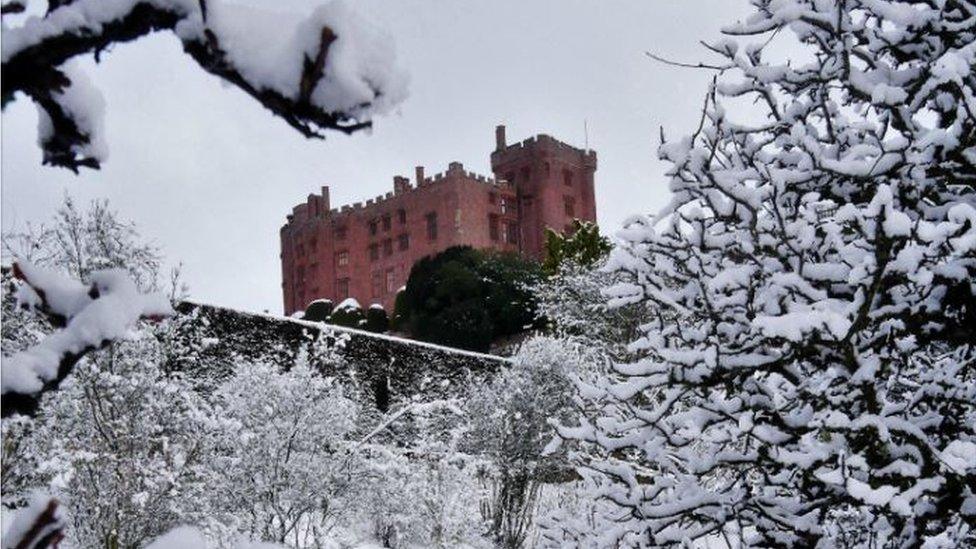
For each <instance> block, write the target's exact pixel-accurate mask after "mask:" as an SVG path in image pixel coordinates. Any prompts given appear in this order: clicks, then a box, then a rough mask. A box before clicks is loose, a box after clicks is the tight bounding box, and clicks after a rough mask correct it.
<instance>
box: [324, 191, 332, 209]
mask: <svg viewBox="0 0 976 549" xmlns="http://www.w3.org/2000/svg"><path fill="white" fill-rule="evenodd" d="M322 209H323V210H325V211H327V212H328V211H329V210H331V209H332V205H331V203H330V201H329V186H328V185H322Z"/></svg>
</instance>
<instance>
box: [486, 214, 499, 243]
mask: <svg viewBox="0 0 976 549" xmlns="http://www.w3.org/2000/svg"><path fill="white" fill-rule="evenodd" d="M488 236H489V237H490V238H491V239H492V240H498V216H497V215H489V216H488Z"/></svg>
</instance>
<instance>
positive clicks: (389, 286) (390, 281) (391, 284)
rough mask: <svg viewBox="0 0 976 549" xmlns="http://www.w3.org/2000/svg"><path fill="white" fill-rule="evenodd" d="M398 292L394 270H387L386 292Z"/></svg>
mask: <svg viewBox="0 0 976 549" xmlns="http://www.w3.org/2000/svg"><path fill="white" fill-rule="evenodd" d="M393 290H396V278H395V277H394V276H393V269H387V270H386V291H387V293H389V292H392V291H393Z"/></svg>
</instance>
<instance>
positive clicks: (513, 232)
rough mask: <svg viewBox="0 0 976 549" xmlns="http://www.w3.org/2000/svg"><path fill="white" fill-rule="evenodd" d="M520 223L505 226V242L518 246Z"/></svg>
mask: <svg viewBox="0 0 976 549" xmlns="http://www.w3.org/2000/svg"><path fill="white" fill-rule="evenodd" d="M518 232H519V230H518V223H507V224H506V225H505V242H507V243H509V244H518Z"/></svg>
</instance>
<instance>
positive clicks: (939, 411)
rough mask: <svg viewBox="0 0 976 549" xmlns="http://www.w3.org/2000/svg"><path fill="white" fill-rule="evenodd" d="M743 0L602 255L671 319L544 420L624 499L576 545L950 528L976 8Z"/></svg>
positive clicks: (971, 251)
mask: <svg viewBox="0 0 976 549" xmlns="http://www.w3.org/2000/svg"><path fill="white" fill-rule="evenodd" d="M752 3H753V6H754V8H755V10H754V13H753V14H752V15H751V16H750V17H749V18H748V19H747V20H745V21H744V22H742V23H739V24H735V25H732V26H730V27H728V28H727V29H726V31H725V32H726V33H727V34H728V35H731V37H732V38H727V39H724V40H722V41H719V42H718V43H715V44H711V45H709V48H710V49H711V50H712V51H714V52H715V53H716V54H718V55H719V56H721V58H722V60H721V61H720V62H719V63H716V64H714V65H707V66H711V67H713V68H715V69H718V70H719V71H721V73H722V74H721V75H720V76H719V78H718V79H717V82H716V84H715V86H714V87H713V88H712V90H711V91H710V93H709V94H708V96H707V101H706V104H705V108H704V110H703V115H702V120H701V123H700V127H699V129H698V131H697V132H695V134H694V135H692V136H691V137H689V138H686V139H682V140H679V141H673V142H667V143H664V144H663V145H662V147H661V149H660V154H661V157H662V158H664V159H665V160H668V161H669V162H671V163H672V164H673V167H672V168H671V170H670V172H669V175H670V177H671V190H672V191H673V193H674V195H673V200H672V202H671V205H670V206H669V207H668V208H667V209H666V210H665V211H664V212H662V214H661V215H659V216H657V217H655V218H648V217H642V216H637V217H634V218H632V219H630V220H629V221H628V222H627V223H626V224H625V227H624V229H623V231H622V232H621V233H620V236H621V238H622V240H623V244H622V245H621V246H620V247H619V249H617V250H616V251H615V252H614V253H613V255H612V258H611V266H612V267H614V268H617V269H619V270H621V271H623V272H626V273H629V274H630V275H631V276H632V277H633V278H634V281H633V282H632V283H624V284H618V285H616V286H615V287H614V288H613V289H612V290H611V291H610V296H611V297H612V298H613V300H614V302H615V303H617V304H628V303H641V302H644V303H648V304H650V305H651V306H653V307H656V308H660V309H661V310H662V311H666V312H667V316H663V315H662V317H661V319H660V320H657V321H653V322H650V323H648V324H647V325H646V326H645V331H644V334H643V335H642V337H640V338H639V339H638V340H637V341H636V342H635V343H634V346H633V348H634V349H635V350H638V351H640V352H641V353H643V354H644V358H642V359H641V360H639V361H637V362H633V363H630V364H624V365H619V366H617V367H616V368H615V369H614V372H613V373H612V374H611V375H610V376H609V378H608V379H607V380H606V381H605V382H604V383H601V384H598V385H596V386H591V387H584V389H585V390H584V392H583V395H584V396H586V397H588V398H589V404H588V409H589V415H588V417H586V418H584V419H583V421H582V423H581V424H580V425H578V426H575V427H573V428H569V427H567V428H563V429H562V431H561V432H562V434H563V436H565V437H568V438H573V439H577V440H579V441H583V442H584V443H585V444H586V445H587V446H588V449H589V452H588V455H587V456H585V458H584V463H583V464H584V467H582V468H581V469H580V470H581V472H583V473H584V474H586V475H588V476H589V477H590V478H591V480H592V481H593V482H594V484H595V485H596V486H597V490H598V496H599V497H601V498H604V499H606V500H607V501H610V502H612V503H613V504H614V505H615V507H616V508H617V509H619V511H620V512H618V513H616V516H615V517H614V520H615V521H616V524H615V527H614V528H608V529H606V530H604V531H602V532H596V533H594V538H593V540H592V543H593V544H595V545H601V546H607V545H608V544H609V545H613V544H632V545H677V544H681V543H685V542H687V541H690V540H704V539H706V538H709V537H712V538H718V540H722V539H724V541H725V542H726V543H728V544H729V545H730V546H733V547H735V546H762V547H779V546H804V547H807V546H817V547H836V546H841V547H844V546H846V547H855V546H856V547H864V546H873V547H917V546H921V545H923V544H926V546H928V547H949V546H953V547H961V546H968V545H972V544H973V543H976V432H974V429H976V364H974V360H976V350H974V348H973V344H974V342H976V298H974V295H976V287H974V282H973V281H974V280H976V192H974V183H976V76H974V70H973V68H974V64H976V63H974V62H976V7H974V6H973V4H972V3H971V2H967V1H961V0H940V1H927V0H926V1H923V0H906V1H899V2H889V1H882V0H845V1H837V2H835V1H821V0H785V1H784V0H753V2H752ZM789 36H792V37H794V38H795V42H796V44H797V45H796V48H795V49H796V51H799V52H801V53H800V54H798V57H797V58H796V59H794V60H792V61H787V60H783V59H781V58H779V59H777V58H776V57H775V56H773V55H771V54H770V52H769V51H767V50H768V49H769V44H779V47H782V44H783V41H784V40H786V39H787V38H788V37H789ZM703 66H706V65H703ZM742 99H747V100H749V102H752V104H754V105H756V106H758V109H759V110H760V111H761V114H762V116H756V114H757V113H756V112H754V111H751V110H750V111H748V112H747V113H746V114H745V115H741V118H742V119H740V120H738V121H737V120H736V118H735V116H733V115H732V114H731V113H732V112H743V111H735V110H734V109H729V110H728V111H727V110H726V108H725V106H726V105H729V104H734V105H745V104H747V102H745V101H742Z"/></svg>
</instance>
